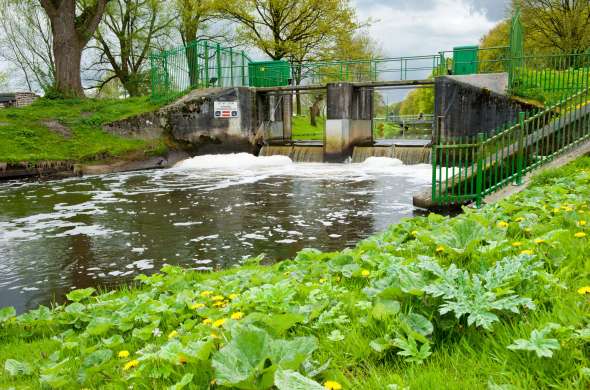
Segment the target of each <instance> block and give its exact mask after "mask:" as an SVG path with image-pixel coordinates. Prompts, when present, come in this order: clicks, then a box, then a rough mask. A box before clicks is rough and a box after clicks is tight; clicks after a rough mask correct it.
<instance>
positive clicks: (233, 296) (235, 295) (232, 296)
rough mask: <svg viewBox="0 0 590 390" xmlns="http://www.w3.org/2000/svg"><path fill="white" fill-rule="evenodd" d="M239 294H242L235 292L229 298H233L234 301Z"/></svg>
mask: <svg viewBox="0 0 590 390" xmlns="http://www.w3.org/2000/svg"><path fill="white" fill-rule="evenodd" d="M239 296H240V294H235V293H234V294H229V296H228V298H229V299H231V300H232V301H233V300H234V299H236V298H237V297H239Z"/></svg>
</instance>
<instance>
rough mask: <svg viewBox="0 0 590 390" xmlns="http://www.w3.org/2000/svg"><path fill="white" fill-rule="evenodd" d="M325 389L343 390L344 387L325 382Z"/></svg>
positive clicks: (336, 383)
mask: <svg viewBox="0 0 590 390" xmlns="http://www.w3.org/2000/svg"><path fill="white" fill-rule="evenodd" d="M324 388H326V389H328V390H342V385H341V384H340V383H338V382H334V381H325V382H324Z"/></svg>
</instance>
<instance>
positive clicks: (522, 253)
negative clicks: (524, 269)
mask: <svg viewBox="0 0 590 390" xmlns="http://www.w3.org/2000/svg"><path fill="white" fill-rule="evenodd" d="M533 253H534V252H533V251H532V250H531V249H525V250H523V251H520V254H521V255H529V256H531V255H532V254H533Z"/></svg>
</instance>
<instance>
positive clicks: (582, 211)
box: [578, 210, 586, 214]
mask: <svg viewBox="0 0 590 390" xmlns="http://www.w3.org/2000/svg"><path fill="white" fill-rule="evenodd" d="M578 213H580V214H585V213H586V212H585V211H584V210H580V211H578Z"/></svg>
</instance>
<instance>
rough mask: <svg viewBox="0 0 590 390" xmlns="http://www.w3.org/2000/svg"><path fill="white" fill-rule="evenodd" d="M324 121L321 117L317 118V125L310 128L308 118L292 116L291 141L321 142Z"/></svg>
mask: <svg viewBox="0 0 590 390" xmlns="http://www.w3.org/2000/svg"><path fill="white" fill-rule="evenodd" d="M325 126H326V121H325V119H324V118H323V117H320V118H318V125H317V126H312V125H311V124H310V123H309V117H308V116H294V117H293V123H292V127H293V130H292V131H293V135H292V137H293V139H294V140H298V141H299V140H302V141H323V139H324V127H325Z"/></svg>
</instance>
